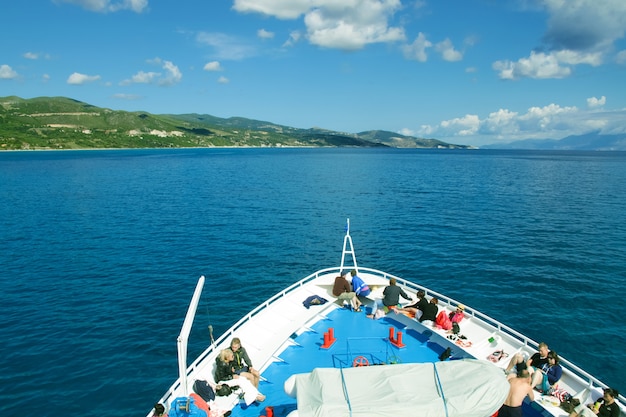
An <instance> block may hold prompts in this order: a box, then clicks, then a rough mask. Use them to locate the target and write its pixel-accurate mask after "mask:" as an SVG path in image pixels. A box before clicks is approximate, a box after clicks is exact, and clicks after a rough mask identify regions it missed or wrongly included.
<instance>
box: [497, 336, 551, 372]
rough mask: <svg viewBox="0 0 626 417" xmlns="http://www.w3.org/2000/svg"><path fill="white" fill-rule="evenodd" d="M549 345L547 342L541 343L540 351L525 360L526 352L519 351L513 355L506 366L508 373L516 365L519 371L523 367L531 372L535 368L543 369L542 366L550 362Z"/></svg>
mask: <svg viewBox="0 0 626 417" xmlns="http://www.w3.org/2000/svg"><path fill="white" fill-rule="evenodd" d="M548 352H550V349H548V345H547V343H545V342H541V343H539V347H538V352H537V353H535V354H533V355H532V356H531V357H530V359H528V360H525V359H526V358H525V357H524V353H522V352H518V353H516V354H515V355H513V356H512V357H511V360H510V361H509V364H508V365H507V367H506V373H507V374H508V373H509V372H510V371H511V369H513V367H514V366H515V367H516V372H517V373H519V372H520V371H521V370H522V369H528V372H530V373H531V374H532V373H533V372H535V369H541V367H542V366H543V365H544V364H546V363H548Z"/></svg>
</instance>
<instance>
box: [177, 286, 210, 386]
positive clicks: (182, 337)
mask: <svg viewBox="0 0 626 417" xmlns="http://www.w3.org/2000/svg"><path fill="white" fill-rule="evenodd" d="M202 287H204V275H203V276H201V277H200V278H199V279H198V283H197V284H196V290H195V291H194V293H193V297H191V303H189V308H188V309H187V315H186V316H185V321H184V322H183V327H182V328H181V329H180V334H179V335H178V339H177V345H178V375H179V379H180V385H181V386H182V388H183V396H185V397H186V396H188V395H189V392H188V389H187V339H189V333H191V326H192V325H193V319H194V317H195V316H196V309H197V308H198V302H199V301H200V294H202Z"/></svg>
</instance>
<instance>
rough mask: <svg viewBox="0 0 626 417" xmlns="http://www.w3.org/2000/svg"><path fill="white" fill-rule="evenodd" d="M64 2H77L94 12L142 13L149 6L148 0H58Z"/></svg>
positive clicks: (76, 3) (78, 4)
mask: <svg viewBox="0 0 626 417" xmlns="http://www.w3.org/2000/svg"><path fill="white" fill-rule="evenodd" d="M57 1H59V2H62V3H70V4H75V5H77V6H80V7H82V8H83V9H86V10H90V11H92V12H100V13H107V12H117V11H119V10H132V11H133V12H136V13H141V12H143V11H144V10H146V9H147V7H148V0H120V1H113V0H57Z"/></svg>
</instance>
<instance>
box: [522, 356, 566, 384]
mask: <svg viewBox="0 0 626 417" xmlns="http://www.w3.org/2000/svg"><path fill="white" fill-rule="evenodd" d="M561 375H563V368H562V367H561V365H559V355H557V354H556V352H555V351H553V350H551V351H550V352H548V363H545V364H543V365H542V367H541V368H538V369H537V370H536V371H535V372H534V373H533V378H532V381H531V384H530V386H531V387H533V388H535V387H536V386H537V385H539V384H541V385H539V386H540V388H541V392H542V393H543V394H546V395H547V394H548V391H549V390H550V388H551V387H553V386H554V384H556V383H557V382H559V380H560V379H561Z"/></svg>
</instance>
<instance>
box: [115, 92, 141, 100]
mask: <svg viewBox="0 0 626 417" xmlns="http://www.w3.org/2000/svg"><path fill="white" fill-rule="evenodd" d="M112 97H113V98H116V99H120V100H129V101H132V100H139V99H141V98H142V97H141V96H138V95H136V94H123V93H118V94H113V96H112Z"/></svg>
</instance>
